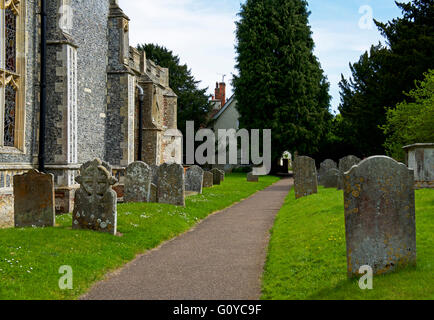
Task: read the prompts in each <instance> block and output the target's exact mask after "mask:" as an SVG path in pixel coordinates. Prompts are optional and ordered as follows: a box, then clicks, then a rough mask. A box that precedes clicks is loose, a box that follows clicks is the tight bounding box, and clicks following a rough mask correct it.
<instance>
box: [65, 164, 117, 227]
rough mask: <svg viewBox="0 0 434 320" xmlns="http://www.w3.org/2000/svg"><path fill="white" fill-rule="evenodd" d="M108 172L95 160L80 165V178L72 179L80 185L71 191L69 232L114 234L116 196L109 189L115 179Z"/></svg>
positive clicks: (107, 169) (103, 165) (105, 165)
mask: <svg viewBox="0 0 434 320" xmlns="http://www.w3.org/2000/svg"><path fill="white" fill-rule="evenodd" d="M109 169H110V167H108V166H107V164H106V163H104V162H102V161H101V160H99V159H95V160H93V161H89V162H87V163H85V164H84V165H82V166H81V168H80V176H78V177H77V178H76V179H75V180H76V181H77V183H79V184H80V189H78V190H77V191H76V192H75V207H74V212H73V215H72V221H73V222H72V228H73V229H88V230H94V231H99V232H106V233H110V234H112V235H115V234H116V229H117V208H116V205H117V194H116V192H115V191H114V190H113V189H112V186H113V185H114V184H115V183H116V182H117V180H116V178H114V177H113V176H112V175H111V173H110V171H109Z"/></svg>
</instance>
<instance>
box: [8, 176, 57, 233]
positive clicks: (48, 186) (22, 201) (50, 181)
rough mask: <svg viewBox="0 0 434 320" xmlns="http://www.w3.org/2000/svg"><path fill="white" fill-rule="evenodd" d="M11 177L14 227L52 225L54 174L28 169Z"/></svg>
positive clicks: (53, 213)
mask: <svg viewBox="0 0 434 320" xmlns="http://www.w3.org/2000/svg"><path fill="white" fill-rule="evenodd" d="M13 179H14V223H15V227H17V228H21V227H31V226H35V227H53V226H54V224H55V205H54V176H53V175H52V174H45V173H40V172H39V171H37V170H30V171H29V172H28V173H25V174H22V175H15V176H14V177H13Z"/></svg>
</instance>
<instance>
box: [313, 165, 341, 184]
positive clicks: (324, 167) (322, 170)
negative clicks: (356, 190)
mask: <svg viewBox="0 0 434 320" xmlns="http://www.w3.org/2000/svg"><path fill="white" fill-rule="evenodd" d="M337 168H338V165H337V164H336V162H334V161H333V160H331V159H327V160H324V161H323V162H321V164H320V168H319V171H318V184H320V185H324V183H323V181H322V178H323V177H324V176H325V174H326V173H327V171H329V170H330V169H337Z"/></svg>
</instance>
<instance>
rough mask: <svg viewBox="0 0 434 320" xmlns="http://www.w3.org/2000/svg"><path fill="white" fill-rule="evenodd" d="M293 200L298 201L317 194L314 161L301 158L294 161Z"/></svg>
mask: <svg viewBox="0 0 434 320" xmlns="http://www.w3.org/2000/svg"><path fill="white" fill-rule="evenodd" d="M293 169H294V190H295V198H296V199H299V198H302V197H305V196H309V195H311V194H314V193H317V192H318V180H317V173H316V167H315V160H314V159H312V158H309V157H305V156H301V157H297V158H295V161H294V168H293Z"/></svg>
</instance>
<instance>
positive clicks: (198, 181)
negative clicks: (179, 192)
mask: <svg viewBox="0 0 434 320" xmlns="http://www.w3.org/2000/svg"><path fill="white" fill-rule="evenodd" d="M202 187H203V169H202V168H201V167H199V166H191V167H190V168H188V170H187V173H186V175H185V190H186V191H194V192H197V193H199V194H201V193H202Z"/></svg>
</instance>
